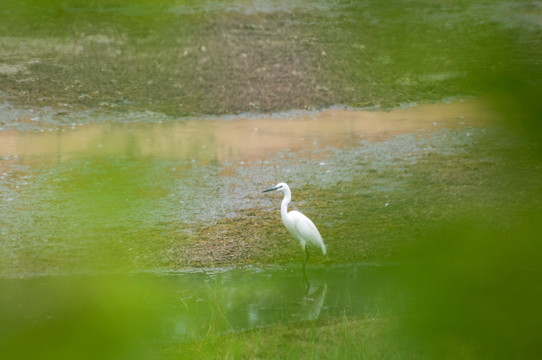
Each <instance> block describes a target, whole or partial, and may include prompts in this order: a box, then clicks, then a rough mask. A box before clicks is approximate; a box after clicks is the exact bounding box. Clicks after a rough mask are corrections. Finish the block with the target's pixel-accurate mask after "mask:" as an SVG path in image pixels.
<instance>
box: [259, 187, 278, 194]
mask: <svg viewBox="0 0 542 360" xmlns="http://www.w3.org/2000/svg"><path fill="white" fill-rule="evenodd" d="M277 189H278V187H276V186H275V187H272V188H271V189H267V190H264V191H262V192H263V193H265V192H269V191H275V190H277Z"/></svg>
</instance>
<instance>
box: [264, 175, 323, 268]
mask: <svg viewBox="0 0 542 360" xmlns="http://www.w3.org/2000/svg"><path fill="white" fill-rule="evenodd" d="M269 191H279V192H283V193H284V198H283V199H282V204H281V206H280V215H281V217H282V222H283V224H284V226H285V227H286V229H287V230H288V232H289V233H290V234H292V236H293V237H294V238H296V239H297V240H298V241H299V244H301V249H303V251H304V252H305V260H304V261H303V273H304V272H305V266H306V265H307V260H308V259H309V250H308V249H307V245H311V246H315V247H317V248H320V249H321V250H322V253H323V254H324V255H325V254H326V245H325V244H324V240H323V239H322V236H321V235H320V232H319V231H318V229H317V228H316V225H314V223H313V222H312V221H311V219H309V218H308V217H306V216H305V215H303V214H302V213H300V212H299V211H295V210H293V211H290V212H288V204H289V203H290V201H291V200H292V192H291V191H290V187H289V186H288V184H286V183H283V182H281V183H278V184H277V185H276V186H275V187H272V188H271V189H267V190H264V191H263V192H264V193H265V192H269Z"/></svg>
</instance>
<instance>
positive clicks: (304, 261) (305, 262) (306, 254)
mask: <svg viewBox="0 0 542 360" xmlns="http://www.w3.org/2000/svg"><path fill="white" fill-rule="evenodd" d="M307 261H309V249H307V248H305V259H304V260H303V274H305V269H306V268H307Z"/></svg>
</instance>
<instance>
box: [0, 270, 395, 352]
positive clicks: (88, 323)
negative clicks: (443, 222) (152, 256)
mask: <svg viewBox="0 0 542 360" xmlns="http://www.w3.org/2000/svg"><path fill="white" fill-rule="evenodd" d="M307 275H308V281H309V283H308V284H307V283H306V282H305V281H303V277H302V274H301V269H300V267H299V266H295V267H292V266H290V267H279V266H267V267H243V268H230V269H226V268H215V269H200V270H193V271H186V272H168V273H139V274H119V275H85V276H74V275H71V276H60V277H58V276H57V277H38V278H28V279H2V280H0V294H2V295H0V305H1V306H0V309H1V310H0V312H1V318H2V319H3V321H2V322H3V326H2V329H3V330H1V331H2V336H1V338H2V340H1V342H2V343H3V344H2V345H3V346H2V347H3V348H7V349H11V350H12V351H13V354H26V355H31V354H32V353H33V352H40V351H47V352H49V353H51V354H59V355H63V354H69V351H70V350H69V346H72V344H69V345H68V350H66V348H65V346H66V342H67V339H70V338H71V337H72V336H73V334H77V335H78V336H81V335H82V336H83V337H88V339H86V340H82V341H83V342H84V343H86V342H88V343H89V344H91V343H93V344H94V346H97V347H100V346H105V347H107V350H104V353H105V354H111V353H114V352H115V351H116V349H117V348H122V347H123V346H125V344H124V343H123V342H128V343H129V346H130V347H133V348H134V349H137V348H138V347H139V346H140V345H141V344H146V346H145V349H146V351H151V352H159V351H160V348H163V347H165V346H167V345H168V344H173V343H179V342H184V341H192V340H194V339H198V338H201V337H204V336H208V335H209V334H213V335H220V334H225V333H228V332H231V331H236V332H238V331H244V330H248V329H252V328H257V327H267V326H271V325H276V324H285V323H291V322H299V321H313V320H317V319H326V318H329V317H339V318H340V317H342V316H352V315H356V316H359V317H362V318H366V319H371V318H375V317H382V316H386V315H389V311H390V310H389V309H390V307H391V303H392V301H397V293H394V282H393V279H392V277H391V276H390V274H389V267H381V266H377V265H371V264H356V265H342V266H331V267H325V268H324V267H314V268H311V269H308V273H307ZM35 343H39V344H41V346H42V347H40V346H38V347H37V348H36V347H34V346H32V345H33V344H35ZM68 343H69V341H68ZM149 344H153V345H152V346H149ZM79 346H81V344H79ZM84 347H85V346H84V345H83V346H81V347H80V349H81V348H84ZM37 349H39V350H37ZM8 354H10V352H9V351H8Z"/></svg>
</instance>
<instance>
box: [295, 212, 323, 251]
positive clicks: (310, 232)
mask: <svg viewBox="0 0 542 360" xmlns="http://www.w3.org/2000/svg"><path fill="white" fill-rule="evenodd" d="M292 213H293V214H292ZM290 214H292V215H293V216H295V229H296V231H297V233H298V234H299V236H300V237H302V238H303V239H304V240H305V241H306V242H308V243H310V244H311V245H314V246H317V247H320V248H321V249H322V252H323V253H324V254H325V253H326V250H325V245H324V241H323V240H322V236H321V235H320V232H319V231H318V229H317V228H316V225H314V223H313V222H312V221H311V219H309V218H308V217H306V216H305V215H303V214H302V213H300V212H299V211H290Z"/></svg>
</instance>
